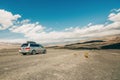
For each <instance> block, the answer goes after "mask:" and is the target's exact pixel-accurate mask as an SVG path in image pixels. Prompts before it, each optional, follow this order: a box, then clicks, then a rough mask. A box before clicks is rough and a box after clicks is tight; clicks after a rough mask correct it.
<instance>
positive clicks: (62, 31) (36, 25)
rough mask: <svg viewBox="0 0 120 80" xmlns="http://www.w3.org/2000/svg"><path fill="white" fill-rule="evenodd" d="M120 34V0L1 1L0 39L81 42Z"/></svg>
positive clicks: (3, 40) (1, 40) (0, 40)
mask: <svg viewBox="0 0 120 80" xmlns="http://www.w3.org/2000/svg"><path fill="white" fill-rule="evenodd" d="M114 34H120V0H13V1H10V0H1V1H0V42H25V41H27V40H34V41H37V42H41V43H55V42H67V41H78V40H84V39H89V38H95V37H102V36H106V35H114Z"/></svg>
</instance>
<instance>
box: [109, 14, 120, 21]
mask: <svg viewBox="0 0 120 80" xmlns="http://www.w3.org/2000/svg"><path fill="white" fill-rule="evenodd" d="M109 20H111V21H115V22H116V21H117V22H120V13H111V14H110V15H109Z"/></svg>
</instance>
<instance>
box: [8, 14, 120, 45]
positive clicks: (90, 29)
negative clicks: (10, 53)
mask: <svg viewBox="0 0 120 80" xmlns="http://www.w3.org/2000/svg"><path fill="white" fill-rule="evenodd" d="M18 18H19V17H18ZM108 19H109V21H110V23H107V24H106V22H105V24H96V25H93V24H92V23H89V24H88V25H87V26H85V27H82V28H80V27H70V28H66V29H64V30H62V31H55V30H51V28H50V29H48V28H46V27H44V26H42V25H41V24H39V22H35V23H31V22H30V20H29V19H26V20H23V21H17V23H16V24H15V25H13V26H12V27H11V28H9V30H10V31H11V32H14V33H22V34H24V37H25V38H27V40H35V41H37V42H43V43H50V42H67V41H75V40H81V39H90V38H95V37H102V36H106V35H114V34H120V12H115V13H114V12H112V13H110V15H108ZM16 20H17V19H16ZM111 21H112V22H111ZM48 30H50V31H48ZM19 41H20V40H19ZM24 41H25V40H24Z"/></svg>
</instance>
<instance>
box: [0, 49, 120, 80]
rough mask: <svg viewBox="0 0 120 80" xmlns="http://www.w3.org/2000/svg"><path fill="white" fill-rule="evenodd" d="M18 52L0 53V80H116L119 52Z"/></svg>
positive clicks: (12, 50)
mask: <svg viewBox="0 0 120 80" xmlns="http://www.w3.org/2000/svg"><path fill="white" fill-rule="evenodd" d="M18 49H19V48H15V47H14V48H11V47H10V48H1V49H0V80H120V50H70V49H52V48H48V49H47V53H46V54H36V55H26V56H23V55H21V54H20V53H19V52H18Z"/></svg>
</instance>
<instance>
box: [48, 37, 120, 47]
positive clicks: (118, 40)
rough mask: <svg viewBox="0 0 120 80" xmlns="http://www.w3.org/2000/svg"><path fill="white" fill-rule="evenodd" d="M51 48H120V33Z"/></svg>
mask: <svg viewBox="0 0 120 80" xmlns="http://www.w3.org/2000/svg"><path fill="white" fill-rule="evenodd" d="M49 48H64V49H120V35H113V36H105V37H101V38H94V39H91V40H86V41H80V42H76V43H72V44H67V45H62V46H60V45H58V46H51V47H49Z"/></svg>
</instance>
